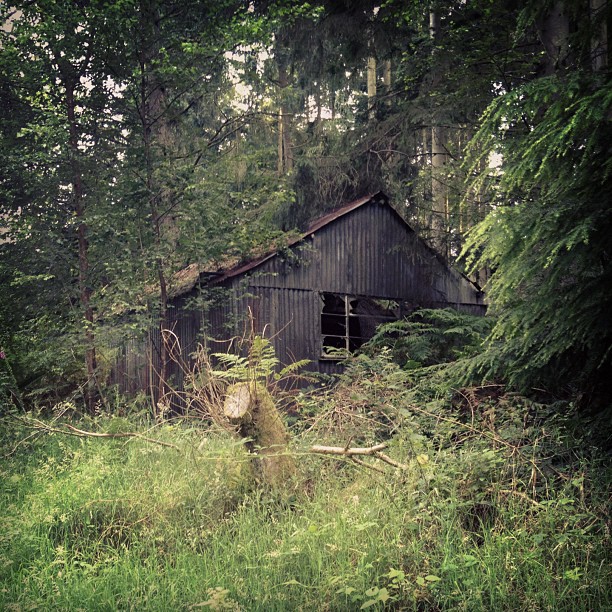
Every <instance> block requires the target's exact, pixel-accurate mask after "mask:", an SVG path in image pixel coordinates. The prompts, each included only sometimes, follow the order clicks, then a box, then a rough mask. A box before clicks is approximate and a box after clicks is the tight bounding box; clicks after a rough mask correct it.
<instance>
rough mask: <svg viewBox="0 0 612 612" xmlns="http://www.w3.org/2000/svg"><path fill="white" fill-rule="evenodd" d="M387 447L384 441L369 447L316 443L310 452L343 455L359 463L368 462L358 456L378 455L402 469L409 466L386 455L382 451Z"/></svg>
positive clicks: (382, 459)
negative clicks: (357, 457) (358, 458)
mask: <svg viewBox="0 0 612 612" xmlns="http://www.w3.org/2000/svg"><path fill="white" fill-rule="evenodd" d="M349 441H350V440H349ZM385 448H387V444H385V443H384V442H383V443H381V444H376V445H375V446H369V447H360V446H354V447H348V446H321V445H318V444H315V445H314V446H311V447H310V452H311V453H319V454H321V455H341V456H344V457H350V458H351V459H352V460H353V461H356V463H359V464H360V465H367V464H364V463H363V461H360V460H357V459H356V456H370V457H376V458H377V459H380V460H381V461H384V462H385V463H388V464H389V465H392V466H393V467H396V468H399V469H401V470H405V469H407V468H408V466H406V465H404V464H403V463H399V462H398V461H395V460H394V459H391V457H389V456H388V455H385V453H383V452H382V451H383V449H385ZM368 467H371V466H368Z"/></svg>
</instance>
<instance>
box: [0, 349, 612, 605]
mask: <svg viewBox="0 0 612 612" xmlns="http://www.w3.org/2000/svg"><path fill="white" fill-rule="evenodd" d="M366 359H367V360H369V361H368V364H369V365H367V368H366V362H365V361H364V360H366ZM377 359H378V358H372V357H368V356H364V357H363V358H362V359H361V360H360V365H359V367H358V368H356V369H355V371H354V375H353V377H349V376H347V377H345V379H344V380H343V381H342V382H341V384H340V386H339V388H338V393H337V395H335V396H323V397H322V398H321V403H320V405H319V411H318V412H317V413H316V414H315V415H314V417H313V418H314V420H316V421H318V422H320V421H322V420H325V421H327V425H328V427H322V428H320V429H319V430H318V431H317V432H316V435H315V436H314V438H313V437H312V436H313V433H314V430H313V431H310V432H307V433H304V434H302V435H301V436H300V437H299V438H298V439H297V440H295V444H296V446H297V447H298V448H297V449H296V451H297V453H296V456H298V457H300V464H299V472H300V473H299V475H298V482H299V481H301V482H302V483H303V487H304V491H301V490H300V489H297V490H296V491H295V492H294V493H293V494H291V495H290V496H288V495H278V494H274V495H273V494H271V493H269V492H264V491H261V490H255V491H253V490H252V489H251V488H250V485H249V478H248V460H249V458H248V456H247V454H246V451H245V449H244V447H243V445H242V444H241V443H237V442H235V441H233V440H232V439H230V438H229V436H227V435H226V434H223V433H220V432H219V431H215V430H212V429H199V428H194V427H193V426H189V425H187V423H185V422H183V423H176V424H165V425H163V426H157V427H155V428H154V430H153V431H151V428H150V426H148V425H147V424H146V423H142V422H141V423H138V422H137V421H134V420H132V421H131V422H128V421H127V420H126V419H115V418H113V419H108V418H107V417H96V418H89V419H87V420H86V422H82V423H79V424H78V425H79V427H80V428H82V429H89V430H92V431H96V432H123V431H125V430H126V429H128V430H131V431H136V432H139V433H141V434H144V435H146V436H147V437H152V438H156V439H159V440H162V441H165V442H171V443H172V444H174V445H175V446H177V447H178V450H176V449H175V448H166V447H162V446H160V445H155V444H152V443H149V442H147V441H146V440H144V439H142V438H132V439H115V440H113V439H107V440H100V439H93V438H76V437H69V436H63V435H60V434H41V433H40V432H39V435H38V436H32V435H31V434H32V433H34V432H33V431H32V430H31V429H29V428H27V426H26V424H27V423H28V421H23V420H22V421H17V420H15V419H14V418H10V419H8V418H5V419H3V420H2V423H1V426H2V431H3V432H7V433H8V429H11V430H12V434H11V435H5V436H2V438H0V444H1V445H2V446H1V449H0V452H2V454H3V456H4V461H3V465H2V473H1V477H2V478H1V482H2V485H1V487H0V510H1V512H0V517H1V518H0V523H1V526H2V530H0V580H1V581H2V585H3V588H2V589H1V590H0V606H1V607H3V608H8V609H10V608H11V607H16V606H20V607H22V608H24V607H26V606H30V607H35V606H36V607H38V608H42V609H49V608H59V609H76V608H78V607H82V608H85V609H104V608H109V609H110V608H113V609H116V608H129V607H132V608H139V609H151V610H161V609H189V608H190V607H193V608H205V609H206V608H208V609H233V610H238V609H241V610H259V609H261V610H264V609H265V610H272V611H279V612H280V611H281V610H287V609H300V608H301V609H319V608H320V607H321V605H322V602H323V603H324V604H325V605H327V606H328V607H329V608H330V609H338V610H340V609H360V608H361V609H395V608H401V609H450V608H461V607H463V608H466V609H491V608H494V607H498V608H500V609H508V608H511V609H528V608H532V609H573V610H585V611H586V610H592V609H605V608H607V607H609V606H610V604H611V603H612V601H611V600H610V592H611V590H610V583H611V579H612V576H611V575H610V573H609V568H608V566H607V565H606V558H607V554H608V553H607V551H608V550H609V544H610V542H609V533H608V531H607V528H606V520H607V502H608V496H607V492H608V490H609V485H610V482H609V479H610V466H609V460H606V458H605V456H603V455H602V454H601V453H600V452H599V451H598V450H597V449H595V448H593V447H592V445H591V444H590V442H588V441H587V440H589V436H590V433H589V431H588V429H587V428H584V421H582V430H579V429H578V428H576V427H573V426H572V418H573V413H572V411H571V410H567V411H565V410H561V407H560V406H558V405H557V406H550V407H549V408H548V409H547V408H546V407H544V406H537V407H536V406H534V405H533V403H532V402H529V401H527V400H525V399H524V398H521V397H519V396H517V395H513V394H504V393H503V391H502V390H500V389H499V388H496V389H485V388H482V389H472V390H462V394H463V395H462V394H460V393H458V392H456V393H454V394H452V395H449V396H446V397H437V398H436V397H435V396H434V395H430V396H429V400H430V403H429V404H428V405H427V409H428V411H429V409H431V410H434V409H435V406H434V404H435V403H436V402H438V404H439V407H440V409H439V410H438V412H437V413H434V412H431V413H430V414H424V413H423V412H422V411H421V412H418V409H419V408H421V406H422V405H423V404H419V405H413V404H412V403H411V397H410V396H409V395H407V393H406V391H407V390H409V389H410V386H411V383H410V379H409V375H408V373H407V372H405V371H403V370H401V369H400V368H399V367H398V366H397V365H396V364H394V363H393V362H392V361H390V360H386V359H382V360H381V361H380V362H377ZM368 372H369V375H368ZM368 379H369V380H370V382H372V384H373V386H371V387H369V388H366V387H365V384H364V383H365V381H366V380H368ZM374 383H375V384H374ZM366 389H367V392H368V393H371V394H372V395H371V397H370V398H369V400H370V404H371V407H372V409H371V410H370V411H369V413H367V412H365V411H363V412H362V413H361V414H362V416H364V417H367V418H362V419H361V421H362V423H363V424H362V427H363V430H364V431H365V430H367V428H368V427H372V421H373V416H374V408H375V406H376V405H378V406H383V404H385V403H386V405H387V410H388V416H389V418H390V419H392V421H393V423H394V426H395V434H394V435H393V437H392V439H388V441H389V445H390V446H389V449H388V452H389V454H390V455H391V456H393V457H395V458H396V459H398V460H399V461H401V462H402V463H403V464H405V465H406V466H407V468H406V469H405V470H393V469H391V468H390V467H389V468H388V471H386V473H385V474H380V473H377V472H374V471H370V470H367V469H365V468H363V467H357V468H356V467H351V466H350V465H348V464H342V463H339V462H338V460H337V459H334V458H325V457H321V456H313V455H309V454H307V453H306V452H305V450H306V449H307V448H308V445H309V443H310V442H311V441H312V440H313V439H314V440H316V441H317V442H318V443H325V442H327V441H333V440H338V439H340V440H344V441H345V442H346V440H347V436H350V435H351V434H350V432H349V431H347V430H346V429H344V425H345V422H342V421H338V420H337V419H336V416H337V414H339V413H341V412H346V411H347V410H349V409H350V407H351V399H350V396H351V395H358V394H363V393H366ZM421 399H424V397H422V398H421ZM367 400H368V397H363V398H362V405H365V402H366V401H367ZM311 401H316V398H311ZM331 407H334V408H336V410H337V412H336V414H332V413H330V412H329V409H330V408H331ZM536 408H537V410H536ZM547 410H548V412H547ZM554 414H557V415H558V416H557V418H556V419H555V418H552V419H551V418H550V417H551V416H552V415H554ZM545 417H546V418H545ZM445 418H446V419H449V418H451V419H453V421H454V422H449V421H448V420H446V421H445V420H444V419H445ZM49 424H50V425H54V424H55V425H57V424H58V421H55V423H49ZM76 424H77V423H75V425H76ZM372 429H373V433H374V437H373V438H371V439H373V440H380V439H381V438H380V436H381V435H382V436H384V437H387V438H389V430H387V431H386V432H383V431H382V430H381V431H378V432H377V431H376V427H373V428H372ZM325 431H327V432H328V435H325V436H324V435H322V434H323V432H325ZM300 448H301V452H300ZM578 454H579V456H578ZM559 474H561V476H559Z"/></svg>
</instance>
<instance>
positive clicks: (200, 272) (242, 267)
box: [169, 191, 481, 297]
mask: <svg viewBox="0 0 612 612" xmlns="http://www.w3.org/2000/svg"><path fill="white" fill-rule="evenodd" d="M370 203H372V204H379V205H389V198H388V197H387V195H386V194H385V193H383V192H382V191H378V192H376V193H373V194H369V195H366V196H364V197H362V198H359V199H358V200H354V201H353V202H349V203H348V204H344V205H343V206H341V207H340V208H337V209H335V210H333V211H331V212H329V213H327V214H325V215H323V216H322V217H319V218H318V219H315V220H314V221H312V222H311V223H310V225H309V226H308V228H307V229H306V230H305V231H304V232H303V233H301V234H298V235H296V236H292V237H290V238H289V239H288V240H287V241H286V242H285V243H284V244H283V245H282V248H288V247H292V246H295V245H296V244H298V243H299V242H301V241H303V240H305V239H306V238H308V237H309V236H312V235H313V234H314V233H315V232H317V231H319V230H320V229H322V228H324V227H326V226H327V225H329V224H330V223H333V222H335V221H337V220H338V219H340V218H342V217H344V216H345V215H347V214H349V213H351V212H353V211H354V210H357V209H358V208H361V207H362V206H364V205H366V204H370ZM389 209H390V210H391V211H392V212H393V213H394V214H395V215H397V217H398V218H399V219H400V221H401V222H402V223H403V224H404V225H405V226H406V228H407V229H408V230H410V231H414V230H413V229H412V228H411V227H410V225H409V224H408V223H407V222H406V220H405V219H404V218H403V217H402V216H401V215H400V214H399V213H398V212H397V211H396V210H395V209H394V208H393V207H392V206H390V205H389ZM423 244H424V246H425V247H426V248H427V249H428V250H429V251H430V252H431V255H432V256H433V257H436V258H437V259H438V260H439V261H440V262H441V263H442V264H443V265H444V266H446V267H448V268H451V265H450V264H449V262H447V261H446V260H445V259H444V258H443V257H442V256H441V255H439V254H438V253H437V252H436V251H435V250H434V249H432V248H431V247H430V246H429V245H428V244H427V243H426V242H425V241H423ZM278 253H279V247H276V248H270V249H269V250H267V251H266V252H265V253H263V254H262V255H259V256H256V257H254V258H252V259H251V260H249V261H247V262H240V263H238V264H234V265H231V264H230V265H226V266H223V263H222V264H221V265H220V266H219V267H218V268H217V269H211V267H210V265H204V266H203V265H201V264H191V265H189V266H187V267H186V268H184V269H183V270H180V271H179V272H177V273H176V274H175V275H174V276H173V278H172V280H171V282H170V290H169V296H170V297H178V296H180V295H183V294H185V293H187V292H188V291H191V289H193V288H194V287H195V286H196V285H197V283H198V282H199V281H200V280H204V279H207V280H208V281H209V282H212V283H214V284H217V283H221V282H223V281H225V280H228V279H231V278H234V277H236V276H240V275H242V274H246V273H247V272H250V271H251V270H253V269H255V268H257V267H258V266H260V265H261V264H263V263H264V262H266V261H268V260H269V259H271V258H273V257H275V256H276V255H278ZM455 272H457V273H459V274H460V275H461V276H463V277H464V278H465V280H467V281H469V282H470V283H471V284H472V285H474V288H475V289H477V290H478V291H480V290H481V289H480V287H478V285H476V283H474V282H473V281H472V280H470V279H469V278H468V277H467V276H465V275H464V274H463V273H461V272H459V271H458V270H455Z"/></svg>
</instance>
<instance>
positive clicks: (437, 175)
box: [429, 11, 448, 258]
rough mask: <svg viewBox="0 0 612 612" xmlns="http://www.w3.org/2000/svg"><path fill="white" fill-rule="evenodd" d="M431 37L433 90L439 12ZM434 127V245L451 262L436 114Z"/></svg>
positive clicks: (431, 16) (442, 135) (432, 22)
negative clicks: (449, 258)
mask: <svg viewBox="0 0 612 612" xmlns="http://www.w3.org/2000/svg"><path fill="white" fill-rule="evenodd" d="M429 35H430V37H431V39H432V41H433V50H432V57H433V58H434V60H433V67H432V75H431V82H432V89H435V88H436V87H437V86H438V85H439V83H440V74H439V70H438V69H437V67H436V62H439V60H438V59H436V55H437V51H436V45H437V43H438V39H439V37H440V17H439V15H438V14H437V13H436V12H435V11H431V12H430V13H429ZM431 123H432V125H431V149H430V150H431V244H432V246H433V247H434V249H435V250H436V251H437V252H438V253H439V254H440V255H443V256H444V257H445V258H448V241H447V224H448V223H447V218H448V190H447V188H446V184H445V181H444V178H443V176H442V174H443V171H444V166H445V165H446V162H447V153H446V147H445V146H444V144H445V133H444V132H445V131H444V127H443V126H442V125H440V120H439V117H437V116H436V112H435V110H432V122H431Z"/></svg>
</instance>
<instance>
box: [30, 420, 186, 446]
mask: <svg viewBox="0 0 612 612" xmlns="http://www.w3.org/2000/svg"><path fill="white" fill-rule="evenodd" d="M22 422H23V423H24V424H25V425H26V426H28V427H32V428H33V429H36V430H38V431H46V432H48V433H60V434H64V435H66V436H77V437H79V438H139V439H141V440H144V441H145V442H150V443H151V444H159V445H160V446H166V447H168V448H174V449H175V450H181V449H180V448H179V447H178V446H177V445H176V444H172V443H171V442H164V441H163V440H156V439H155V438H149V437H148V436H143V435H142V434H140V433H137V432H127V431H126V432H121V433H99V432H96V431H86V430H84V429H78V428H77V427H74V426H73V425H69V424H68V423H64V424H63V426H64V427H63V428H62V427H51V426H50V425H47V424H46V423H43V422H42V421H39V420H38V419H32V420H25V419H22ZM64 428H65V429H64Z"/></svg>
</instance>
